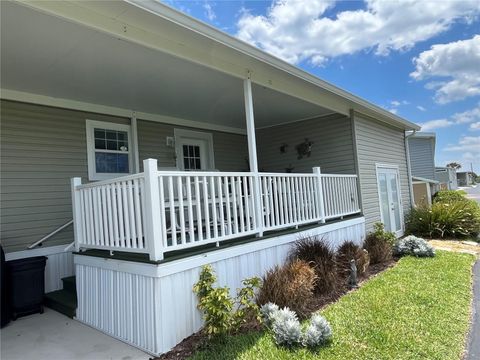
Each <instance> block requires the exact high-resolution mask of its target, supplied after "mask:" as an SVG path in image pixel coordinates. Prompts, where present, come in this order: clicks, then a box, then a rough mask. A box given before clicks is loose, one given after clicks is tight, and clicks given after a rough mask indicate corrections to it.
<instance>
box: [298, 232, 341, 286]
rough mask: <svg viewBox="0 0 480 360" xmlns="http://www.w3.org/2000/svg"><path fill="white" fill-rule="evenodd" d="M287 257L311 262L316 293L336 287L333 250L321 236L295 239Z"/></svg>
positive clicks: (336, 279)
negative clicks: (314, 275)
mask: <svg viewBox="0 0 480 360" xmlns="http://www.w3.org/2000/svg"><path fill="white" fill-rule="evenodd" d="M289 258H290V260H294V259H299V260H303V261H306V262H308V263H311V264H312V266H313V268H314V270H315V274H316V276H317V281H316V285H315V290H316V291H317V293H319V294H328V293H330V292H332V291H334V290H335V289H336V287H337V284H338V280H339V279H338V274H337V265H336V261H335V252H334V251H333V250H331V249H330V247H329V246H328V245H327V244H326V243H325V241H324V240H323V239H322V238H318V237H316V236H312V237H306V238H303V239H300V240H297V241H296V242H295V244H294V246H293V248H292V250H291V251H290V254H289Z"/></svg>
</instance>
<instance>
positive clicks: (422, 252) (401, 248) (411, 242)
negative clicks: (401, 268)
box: [393, 235, 435, 257]
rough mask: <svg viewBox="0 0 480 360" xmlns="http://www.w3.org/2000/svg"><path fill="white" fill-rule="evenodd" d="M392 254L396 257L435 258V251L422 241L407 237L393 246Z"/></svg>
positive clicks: (410, 236) (417, 238)
mask: <svg viewBox="0 0 480 360" xmlns="http://www.w3.org/2000/svg"><path fill="white" fill-rule="evenodd" d="M393 253H394V254H395V255H396V256H406V255H412V256H417V257H433V256H435V249H434V248H433V246H432V245H430V244H429V243H428V242H426V241H425V240H424V239H422V238H419V237H416V236H413V235H409V236H406V237H404V238H403V239H398V240H397V242H396V243H395V245H394V246H393Z"/></svg>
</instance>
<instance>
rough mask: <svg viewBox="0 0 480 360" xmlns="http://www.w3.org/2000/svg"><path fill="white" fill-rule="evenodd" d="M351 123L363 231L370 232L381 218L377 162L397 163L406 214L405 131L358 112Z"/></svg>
mask: <svg viewBox="0 0 480 360" xmlns="http://www.w3.org/2000/svg"><path fill="white" fill-rule="evenodd" d="M354 124H355V138H356V146H357V156H358V167H359V174H360V190H361V195H362V206H363V213H364V215H365V226H366V231H367V232H369V231H371V230H372V229H373V224H374V223H376V222H379V221H381V214H380V204H379V198H378V187H377V173H376V164H379V163H380V164H389V165H396V166H398V169H399V177H400V192H401V195H402V197H401V200H402V206H403V213H404V215H406V214H407V213H408V212H409V211H410V208H411V201H410V187H409V186H410V185H409V179H408V173H407V157H406V152H405V133H404V131H403V130H401V129H398V128H394V127H391V126H389V125H387V124H385V123H381V122H379V121H376V120H374V119H371V118H367V117H364V116H362V115H358V114H355V115H354Z"/></svg>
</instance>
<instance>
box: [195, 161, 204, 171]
mask: <svg viewBox="0 0 480 360" xmlns="http://www.w3.org/2000/svg"><path fill="white" fill-rule="evenodd" d="M201 168H202V167H201V166H200V159H195V169H201Z"/></svg>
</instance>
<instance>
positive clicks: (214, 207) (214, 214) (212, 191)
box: [209, 176, 218, 238]
mask: <svg viewBox="0 0 480 360" xmlns="http://www.w3.org/2000/svg"><path fill="white" fill-rule="evenodd" d="M215 178H216V177H215V176H211V177H209V183H210V199H211V202H212V227H213V237H214V238H218V224H217V197H216V195H215Z"/></svg>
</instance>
